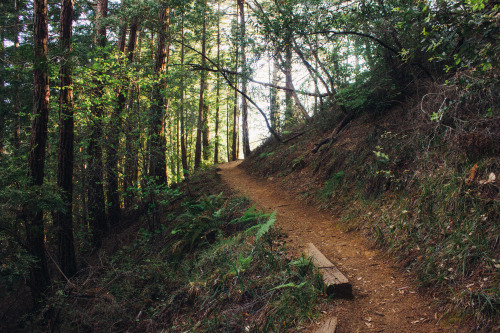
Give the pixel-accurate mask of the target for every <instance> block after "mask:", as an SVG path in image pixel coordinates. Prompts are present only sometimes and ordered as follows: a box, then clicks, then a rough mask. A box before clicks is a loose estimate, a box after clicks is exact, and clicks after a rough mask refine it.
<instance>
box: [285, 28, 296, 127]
mask: <svg viewBox="0 0 500 333" xmlns="http://www.w3.org/2000/svg"><path fill="white" fill-rule="evenodd" d="M290 44H291V37H289V38H288V40H287V42H286V45H285V62H284V67H283V70H284V74H285V86H286V88H287V89H288V90H287V91H286V92H285V125H290V124H291V123H292V122H293V120H294V116H295V114H294V107H293V101H292V99H293V93H292V89H293V82H292V47H291V45H290Z"/></svg>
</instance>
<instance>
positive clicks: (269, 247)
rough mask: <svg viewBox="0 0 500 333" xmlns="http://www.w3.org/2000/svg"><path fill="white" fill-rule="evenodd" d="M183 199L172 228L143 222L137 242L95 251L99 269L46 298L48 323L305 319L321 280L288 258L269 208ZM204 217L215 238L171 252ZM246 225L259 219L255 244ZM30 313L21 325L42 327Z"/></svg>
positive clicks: (280, 326)
mask: <svg viewBox="0 0 500 333" xmlns="http://www.w3.org/2000/svg"><path fill="white" fill-rule="evenodd" d="M184 206H185V207H184V209H185V210H186V211H185V212H184V213H183V214H181V215H179V216H178V218H177V219H176V223H177V226H175V227H174V229H173V230H170V229H169V230H167V229H165V230H164V231H158V232H155V233H151V232H149V231H147V230H145V229H142V230H141V231H140V232H139V237H138V242H137V243H136V244H135V245H133V246H125V247H123V248H122V249H120V250H118V251H117V252H116V253H115V254H113V255H110V256H104V257H102V259H101V260H102V266H100V268H99V269H98V270H96V271H94V270H90V271H89V273H88V274H87V273H83V275H82V276H81V277H78V278H76V280H74V282H75V286H76V285H78V286H81V287H78V288H80V289H79V290H78V291H76V292H75V293H66V292H65V291H64V290H65V289H64V287H63V286H61V287H60V289H59V292H56V293H55V294H54V295H53V296H52V297H51V298H50V299H49V301H48V306H49V307H51V308H53V309H54V310H55V312H57V313H58V316H59V320H58V323H57V324H56V325H57V326H53V327H52V329H58V330H62V331H65V330H67V329H69V328H72V329H73V330H83V329H85V328H99V329H100V330H105V331H108V330H120V329H122V328H125V329H127V330H128V331H130V332H143V331H144V330H146V329H151V328H153V329H160V327H161V328H162V329H167V330H168V331H186V330H192V331H196V332H213V331H221V330H225V329H229V330H230V331H240V330H245V329H249V330H250V331H283V330H294V329H295V328H296V325H297V323H300V322H303V321H307V320H308V318H311V316H312V315H313V309H314V307H315V305H316V304H317V301H318V297H319V295H320V294H321V291H322V285H321V279H320V278H319V276H318V275H316V273H315V271H314V270H313V266H312V264H311V263H310V261H308V260H305V259H304V258H301V259H300V260H295V261H290V260H289V259H287V258H286V256H285V250H286V249H285V248H284V244H283V242H282V241H281V240H280V235H279V233H278V232H277V231H276V230H275V229H273V228H270V226H271V225H272V223H273V222H274V214H271V215H270V216H269V215H264V214H262V213H259V212H257V211H256V210H255V207H251V208H249V209H246V210H243V208H244V207H245V201H244V200H241V199H239V198H232V199H226V198H224V197H223V196H222V195H212V196H207V197H203V198H201V199H200V200H198V201H195V202H192V203H189V204H185V205H184ZM246 207H248V206H246ZM189 220H190V221H191V224H192V225H193V226H191V227H189V226H188V225H187V223H188V221H189ZM215 220H217V221H218V222H217V223H215ZM205 224H209V225H210V226H211V227H210V228H211V230H215V229H217V228H218V229H219V230H218V232H217V233H216V234H218V237H217V238H216V239H215V240H213V242H211V243H210V244H204V243H203V242H202V241H198V242H195V243H194V244H193V247H192V249H191V251H190V252H189V253H182V256H179V255H178V254H177V253H176V251H175V247H176V243H177V242H178V241H179V240H186V241H189V242H190V241H191V239H192V235H193V234H194V233H193V232H192V231H190V230H188V228H191V230H194V229H198V228H201V230H204V232H201V233H199V234H200V235H201V234H205V235H206V232H207V231H208V229H207V228H209V227H205V226H201V225H205ZM216 224H217V225H218V227H216ZM194 225H199V227H196V226H194ZM249 225H256V226H258V230H259V231H258V233H259V234H260V235H261V236H260V237H259V238H258V239H257V237H256V239H255V240H254V241H253V242H249V241H248V238H247V237H248V236H247V233H248V232H247V231H246V230H247V229H248V226H249ZM235 226H238V228H237V229H234V228H233V229H231V228H232V227H235ZM172 231H174V232H173V234H172ZM198 238H200V237H198ZM80 279H81V281H80ZM80 282H82V283H80ZM93 290H98V292H97V293H94V292H93ZM75 294H76V295H82V294H84V295H87V296H88V297H91V298H92V301H91V302H88V300H87V299H82V298H80V297H74V295H75ZM33 320H34V321H33V322H32V324H31V325H32V326H28V327H32V328H34V327H38V328H40V327H43V326H40V325H39V323H40V322H41V321H43V320H44V319H42V318H41V317H40V318H38V319H37V318H34V319H33ZM37 320H40V321H37ZM37 323H38V324H37ZM42 331H43V329H42Z"/></svg>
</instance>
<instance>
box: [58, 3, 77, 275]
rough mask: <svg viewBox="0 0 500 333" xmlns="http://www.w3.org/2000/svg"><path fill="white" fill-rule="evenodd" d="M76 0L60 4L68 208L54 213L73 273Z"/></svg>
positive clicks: (62, 260) (63, 261) (62, 157)
mask: <svg viewBox="0 0 500 333" xmlns="http://www.w3.org/2000/svg"><path fill="white" fill-rule="evenodd" d="M72 28H73V0H63V2H62V6H61V49H62V52H63V54H64V56H63V61H62V63H61V69H60V74H59V75H60V80H61V93H60V105H61V108H60V114H59V118H60V119H59V122H60V127H59V153H58V164H57V185H58V186H59V188H60V189H61V192H62V199H63V201H64V204H65V206H66V210H65V211H64V212H63V211H58V212H56V214H55V215H54V224H55V225H56V227H57V258H58V261H59V265H60V267H61V270H62V272H63V273H64V274H65V275H66V276H67V277H71V276H73V275H74V274H75V273H76V257H75V246H74V241H73V163H74V157H73V140H74V130H73V127H74V123H73V73H72V65H71V59H69V57H70V54H71V50H72V48H73V47H72V41H71V38H72V35H73V34H72Z"/></svg>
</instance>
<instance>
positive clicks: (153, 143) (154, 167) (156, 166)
mask: <svg viewBox="0 0 500 333" xmlns="http://www.w3.org/2000/svg"><path fill="white" fill-rule="evenodd" d="M168 13H169V10H168V8H167V7H166V3H162V4H161V6H160V13H159V15H158V21H159V24H160V30H159V31H158V33H157V48H156V54H155V65H154V73H155V77H156V83H155V84H154V85H153V101H152V106H151V109H150V124H149V142H150V144H149V166H148V170H149V176H150V177H152V178H153V179H154V180H155V181H156V183H157V184H165V183H166V182H167V162H166V156H165V136H164V133H163V131H162V129H163V123H164V121H163V117H164V112H165V104H164V98H163V93H162V92H163V88H164V86H165V84H164V78H163V74H164V72H165V68H166V59H167V29H168Z"/></svg>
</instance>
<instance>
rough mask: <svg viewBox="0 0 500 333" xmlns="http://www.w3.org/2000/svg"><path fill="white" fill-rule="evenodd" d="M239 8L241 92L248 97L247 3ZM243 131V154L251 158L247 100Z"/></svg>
mask: <svg viewBox="0 0 500 333" xmlns="http://www.w3.org/2000/svg"><path fill="white" fill-rule="evenodd" d="M237 1H238V6H239V8H240V29H241V30H240V31H241V68H242V71H243V73H245V75H243V77H242V79H241V91H242V92H243V94H245V95H247V79H246V77H247V76H248V75H246V72H247V57H246V50H245V48H246V39H245V38H246V36H245V2H244V0H237ZM241 131H242V135H243V137H242V139H243V154H244V155H245V157H247V156H249V155H250V153H251V150H250V138H249V135H248V104H247V100H246V98H243V99H242V101H241Z"/></svg>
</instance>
